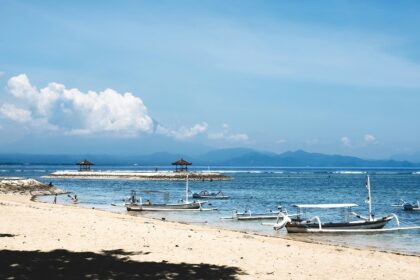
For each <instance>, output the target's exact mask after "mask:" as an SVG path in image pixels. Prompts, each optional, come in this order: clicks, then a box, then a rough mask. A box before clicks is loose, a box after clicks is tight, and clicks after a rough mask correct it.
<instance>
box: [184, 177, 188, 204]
mask: <svg viewBox="0 0 420 280" xmlns="http://www.w3.org/2000/svg"><path fill="white" fill-rule="evenodd" d="M185 202H186V203H188V174H187V182H186V183H185Z"/></svg>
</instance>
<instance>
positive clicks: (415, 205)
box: [391, 199, 420, 211]
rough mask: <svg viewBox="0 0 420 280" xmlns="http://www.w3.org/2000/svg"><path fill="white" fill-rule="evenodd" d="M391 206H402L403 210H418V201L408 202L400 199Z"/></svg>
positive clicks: (419, 206)
mask: <svg viewBox="0 0 420 280" xmlns="http://www.w3.org/2000/svg"><path fill="white" fill-rule="evenodd" d="M391 206H393V207H399V208H402V209H403V210H404V211H420V201H416V202H413V203H410V202H407V201H405V200H403V199H400V201H399V203H396V204H392V205H391Z"/></svg>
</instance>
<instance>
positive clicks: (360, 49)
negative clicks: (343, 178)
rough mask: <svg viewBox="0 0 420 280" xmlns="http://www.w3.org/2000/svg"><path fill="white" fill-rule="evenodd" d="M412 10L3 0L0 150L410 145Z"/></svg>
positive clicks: (414, 105) (346, 150) (343, 4)
mask: <svg viewBox="0 0 420 280" xmlns="http://www.w3.org/2000/svg"><path fill="white" fill-rule="evenodd" d="M419 12H420V4H418V2H416V1H404V2H403V3H400V2H399V3H396V2H395V1H376V2H374V1H124V2H121V1H106V2H105V3H104V2H95V1H69V2H64V1H36V2H33V1H4V0H0V34H1V36H0V132H1V133H0V152H34V153H37V152H39V153H77V152H81V153H85V152H93V153H149V152H155V151H171V152H176V151H178V152H191V153H200V152H203V151H206V150H209V149H213V148H226V147H250V148H255V149H259V150H268V151H273V152H283V151H287V150H295V149H304V150H308V151H314V152H323V153H331V154H332V153H338V154H347V155H356V156H361V157H364V158H387V157H390V156H391V155H394V154H411V153H415V152H419V151H420V142H419V141H418V139H419V137H420V129H419V126H418V120H419V113H418V112H419V109H418V108H419V105H420V95H419V91H420V48H419V46H420V36H419V35H420V34H419V33H420V31H419V29H418V26H420V19H419V17H418V14H419Z"/></svg>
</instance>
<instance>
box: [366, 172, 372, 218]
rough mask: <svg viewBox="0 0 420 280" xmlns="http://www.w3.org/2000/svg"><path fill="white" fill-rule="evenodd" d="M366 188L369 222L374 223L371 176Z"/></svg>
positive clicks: (368, 178)
mask: <svg viewBox="0 0 420 280" xmlns="http://www.w3.org/2000/svg"><path fill="white" fill-rule="evenodd" d="M366 188H367V189H368V198H367V204H368V206H369V221H373V215H372V197H371V195H370V177H369V175H367V180H366Z"/></svg>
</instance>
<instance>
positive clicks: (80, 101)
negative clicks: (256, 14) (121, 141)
mask: <svg viewBox="0 0 420 280" xmlns="http://www.w3.org/2000/svg"><path fill="white" fill-rule="evenodd" d="M7 89H8V92H9V94H10V97H12V102H0V117H2V118H3V119H5V120H8V121H9V122H11V123H16V124H19V125H21V126H24V127H25V128H26V129H36V130H37V131H42V132H45V131H55V132H59V133H62V134H64V135H92V134H96V135H97V134H106V135H114V136H122V137H126V136H137V135H140V134H145V133H146V134H152V133H156V134H160V135H165V136H168V137H172V138H175V139H180V140H183V139H188V138H192V137H195V136H196V135H198V134H201V133H204V132H205V131H206V130H207V126H208V125H207V123H201V124H196V125H193V126H192V127H190V128H188V127H181V128H180V129H177V130H171V129H168V128H166V127H164V126H162V125H160V124H159V125H157V128H155V127H154V126H155V123H154V121H153V119H152V117H151V116H150V115H149V113H148V110H147V108H146V106H145V105H144V103H143V101H142V100H141V99H140V98H139V97H137V96H134V95H133V94H132V93H130V92H126V93H119V92H117V91H115V90H113V89H106V90H104V91H101V92H95V91H87V92H82V91H80V90H78V89H76V88H70V89H69V88H66V86H65V85H63V84H60V83H54V82H53V83H49V84H48V85H47V86H46V87H44V88H41V89H38V88H36V87H35V86H33V85H32V84H31V82H30V81H29V78H28V77H27V76H26V75H25V74H20V75H17V76H14V77H12V78H10V79H9V81H8V84H7Z"/></svg>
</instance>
